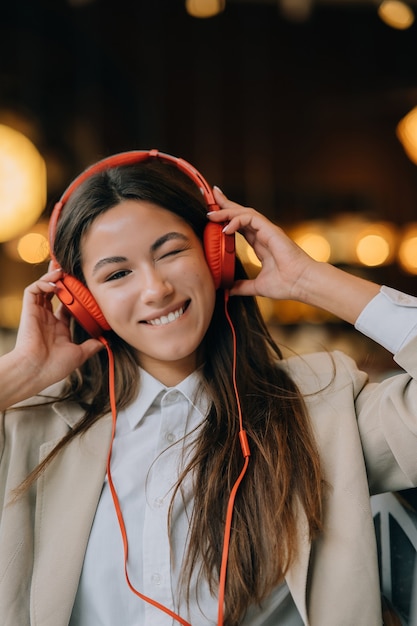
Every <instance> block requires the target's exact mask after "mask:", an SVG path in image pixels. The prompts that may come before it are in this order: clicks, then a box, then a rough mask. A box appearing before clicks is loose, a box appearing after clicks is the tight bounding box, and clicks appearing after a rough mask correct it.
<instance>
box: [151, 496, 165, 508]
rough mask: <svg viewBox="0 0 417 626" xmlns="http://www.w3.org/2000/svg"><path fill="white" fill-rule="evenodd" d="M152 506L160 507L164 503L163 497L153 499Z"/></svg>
mask: <svg viewBox="0 0 417 626" xmlns="http://www.w3.org/2000/svg"><path fill="white" fill-rule="evenodd" d="M153 504H154V507H155V508H156V509H160V508H161V506H163V505H164V499H163V498H155V500H154V501H153Z"/></svg>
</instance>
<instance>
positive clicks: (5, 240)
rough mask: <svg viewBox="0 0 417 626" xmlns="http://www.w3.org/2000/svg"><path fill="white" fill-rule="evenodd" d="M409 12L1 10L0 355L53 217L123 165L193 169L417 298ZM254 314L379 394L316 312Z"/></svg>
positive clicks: (346, 331) (275, 2) (415, 44)
mask: <svg viewBox="0 0 417 626" xmlns="http://www.w3.org/2000/svg"><path fill="white" fill-rule="evenodd" d="M389 4H391V9H392V5H394V11H395V13H394V17H392V16H391V18H390V17H388V18H387V17H386V15H385V14H383V11H385V12H386V11H387V10H388V11H389V9H390V7H389V6H388V5H389ZM416 12H417V3H416V2H412V1H411V0H407V3H406V4H403V3H402V4H401V5H400V3H398V2H394V3H393V2H387V1H385V2H382V3H381V2H378V1H376V0H252V1H251V0H225V1H224V0H187V1H186V0H148V1H144V0H15V1H14V2H6V1H5V0H3V2H2V11H1V20H0V259H1V268H2V271H1V273H0V329H1V330H0V351H5V350H7V349H9V348H10V346H11V345H13V341H14V336H15V330H16V326H17V324H18V320H19V314H20V302H21V296H22V291H23V289H24V286H25V285H26V284H27V283H29V282H31V281H32V280H33V279H34V278H36V277H37V276H39V275H40V274H41V273H42V272H43V271H44V270H45V267H46V266H47V263H46V260H45V259H47V256H48V249H47V240H46V239H45V235H46V231H47V221H48V216H49V213H50V211H51V208H52V206H53V203H54V202H55V201H56V200H57V199H58V198H59V196H60V194H61V193H62V192H63V191H64V189H65V187H66V186H67V185H68V183H69V182H70V181H71V179H72V178H73V177H74V176H76V175H77V174H78V173H79V172H80V171H81V170H82V169H83V168H84V167H86V166H88V165H89V164H91V163H92V162H93V161H96V160H98V159H100V158H102V157H104V156H107V155H109V154H112V153H115V152H119V151H124V150H130V149H150V148H158V149H159V150H162V151H164V152H168V153H171V154H174V155H176V156H181V157H183V158H185V159H187V160H188V161H190V162H191V163H193V164H194V165H195V166H196V167H197V168H198V169H200V170H201V172H202V173H203V175H204V176H205V177H206V178H207V180H208V181H209V182H210V183H211V184H217V185H219V186H220V187H221V188H222V189H223V190H224V191H225V192H226V193H227V194H228V195H229V197H231V198H232V199H235V200H236V201H238V202H242V203H244V204H247V205H251V206H254V207H255V208H257V209H258V210H260V211H262V212H264V213H265V214H266V215H268V216H269V217H270V218H271V219H272V220H273V221H275V222H277V223H279V224H280V225H281V226H283V227H284V228H285V229H286V230H287V231H288V232H289V233H290V234H291V235H292V236H293V237H294V238H295V239H296V240H297V241H298V242H299V243H300V245H302V246H303V247H304V248H305V249H307V250H308V251H309V252H310V253H311V254H312V255H313V256H314V257H315V258H318V259H320V260H330V261H331V262H332V263H335V264H337V265H340V266H342V267H346V268H347V269H348V270H349V271H352V272H354V273H358V274H361V275H364V276H366V277H369V278H372V279H374V280H377V281H379V282H385V283H387V284H389V285H391V286H394V287H398V288H400V289H405V290H406V291H408V292H410V293H413V294H417V210H416V209H417V165H416V162H415V160H416V159H417V157H416V156H413V141H414V142H415V143H416V144H417V138H415V137H413V133H415V131H416V129H417V122H416V121H415V118H413V113H414V111H413V109H414V107H416V106H417V71H416V65H417V36H416V35H417V25H416V23H415V22H414V13H416ZM204 15H208V17H204ZM406 140H408V141H409V142H410V141H411V144H410V143H406ZM30 158H33V159H34V164H33V165H32V166H30V165H29V160H30ZM30 167H33V168H34V170H33V174H30ZM241 254H242V255H243V257H244V259H245V261H246V264H247V267H248V271H249V272H250V273H252V272H255V271H256V265H254V264H253V262H252V261H253V259H252V260H251V259H250V258H249V257H248V256H247V251H246V250H244V249H243V248H242V249H241ZM255 261H256V260H255ZM260 304H261V306H262V310H263V312H264V315H265V318H266V319H267V321H268V323H269V324H270V326H271V329H272V330H273V332H274V333H275V335H276V337H277V339H278V340H279V341H280V342H281V343H282V344H283V346H284V350H285V349H286V347H287V346H288V348H289V349H293V350H296V351H311V350H315V349H322V348H323V347H326V348H333V347H336V348H339V347H340V348H342V349H344V350H345V351H347V352H349V353H351V354H352V356H354V357H355V358H356V359H357V360H358V361H359V362H360V364H361V365H363V366H364V367H365V368H367V369H368V370H369V371H370V373H371V375H372V376H375V377H378V376H379V375H380V374H381V373H386V371H388V370H390V369H391V368H392V367H393V363H392V360H391V358H390V357H389V355H387V354H385V351H384V350H383V349H378V348H377V347H376V346H374V345H373V344H372V343H371V342H368V341H366V340H364V339H363V338H362V337H359V336H358V335H357V334H356V333H354V332H352V330H351V329H350V328H349V327H348V326H346V325H345V324H343V323H341V322H340V321H339V320H335V319H332V318H331V317H329V316H328V315H326V314H325V313H324V312H322V311H320V310H316V309H312V308H310V307H306V306H303V305H300V304H295V303H291V302H281V303H272V302H269V301H267V300H262V301H261V303H260Z"/></svg>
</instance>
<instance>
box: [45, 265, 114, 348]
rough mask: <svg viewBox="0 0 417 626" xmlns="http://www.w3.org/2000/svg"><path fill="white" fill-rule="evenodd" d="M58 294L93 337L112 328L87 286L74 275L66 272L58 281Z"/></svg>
mask: <svg viewBox="0 0 417 626" xmlns="http://www.w3.org/2000/svg"><path fill="white" fill-rule="evenodd" d="M56 295H57V297H58V299H59V300H60V301H61V302H62V304H63V305H64V306H65V307H66V308H67V309H68V311H69V312H70V313H71V315H73V316H74V317H75V319H76V320H77V322H78V323H79V324H81V326H82V327H83V328H84V329H85V330H86V331H87V332H88V333H89V334H90V335H91V336H92V337H100V336H101V335H102V334H103V331H105V330H111V328H110V326H109V324H108V322H107V320H106V318H105V317H104V315H103V313H102V312H101V310H100V307H99V306H98V304H97V302H96V301H95V300H94V298H93V296H92V295H91V293H90V292H89V290H88V289H87V287H86V286H85V285H83V283H82V282H81V281H79V280H78V279H77V278H74V276H70V275H69V274H66V275H65V276H64V278H63V279H62V280H58V281H57V283H56Z"/></svg>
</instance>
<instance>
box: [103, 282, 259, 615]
mask: <svg viewBox="0 0 417 626" xmlns="http://www.w3.org/2000/svg"><path fill="white" fill-rule="evenodd" d="M224 294H225V298H224V302H225V315H226V318H227V321H228V323H229V326H230V329H231V332H232V339H233V370H232V379H233V388H234V392H235V397H236V403H237V410H238V416H239V440H240V445H241V448H242V454H243V456H244V459H245V462H244V466H243V469H242V471H241V473H240V475H239V476H238V478H237V480H236V482H235V484H234V485H233V488H232V490H231V493H230V496H229V501H228V505H227V511H226V521H225V530H224V538H223V552H222V561H221V566H220V579H219V598H218V614H217V626H223V611H224V595H225V587H226V574H227V560H228V555H229V544H230V534H231V527H232V518H233V508H234V502H235V498H236V494H237V490H238V489H239V486H240V483H241V482H242V480H243V477H244V475H245V473H246V470H247V467H248V464H249V456H250V450H249V443H248V439H247V435H246V431H245V430H244V429H243V417H242V409H241V404H240V397H239V391H238V388H237V383H236V357H237V346H236V332H235V328H234V326H233V322H232V320H231V318H230V315H229V311H228V306H227V305H228V301H229V291H228V290H225V292H224ZM100 341H101V342H102V343H103V344H104V345H105V347H106V350H107V355H108V359H109V398H110V409H111V414H112V433H111V442H110V448H109V452H108V456H107V478H108V483H109V487H110V492H111V495H112V499H113V503H114V508H115V510H116V514H117V519H118V522H119V527H120V532H121V535H122V540H123V551H124V570H125V577H126V582H127V585H128V587H129V589H130V590H131V591H132V592H133V593H134V594H135V595H136V596H138V597H139V598H141V600H144V601H145V602H148V603H149V604H151V605H152V606H154V607H155V608H157V609H159V610H161V611H163V612H164V613H166V614H167V615H169V616H170V617H172V618H173V619H174V620H175V621H177V622H179V623H180V624H182V625H183V626H191V624H190V623H189V622H187V621H186V620H185V619H183V618H182V617H180V616H179V615H177V614H176V613H174V612H173V611H171V610H170V609H169V608H168V607H166V606H164V605H163V604H160V603H159V602H157V601H156V600H153V599H152V598H150V597H148V596H145V595H144V594H142V593H140V592H139V591H138V590H137V589H136V588H135V587H134V585H133V584H132V583H131V581H130V578H129V573H128V568H127V562H128V556H129V544H128V538H127V532H126V526H125V523H124V519H123V514H122V510H121V506H120V502H119V498H118V495H117V492H116V488H115V486H114V483H113V478H112V475H111V456H112V450H113V441H114V436H115V434H116V417H117V409H116V397H115V376H114V356H113V352H112V350H111V347H110V345H109V343H108V341H107V340H106V339H105V338H104V337H100Z"/></svg>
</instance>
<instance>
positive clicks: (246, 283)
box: [229, 280, 258, 296]
mask: <svg viewBox="0 0 417 626" xmlns="http://www.w3.org/2000/svg"><path fill="white" fill-rule="evenodd" d="M229 293H230V295H231V296H257V295H258V293H257V291H256V288H255V281H254V280H237V281H236V282H235V283H234V284H233V287H232V288H231V289H230V292H229Z"/></svg>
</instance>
